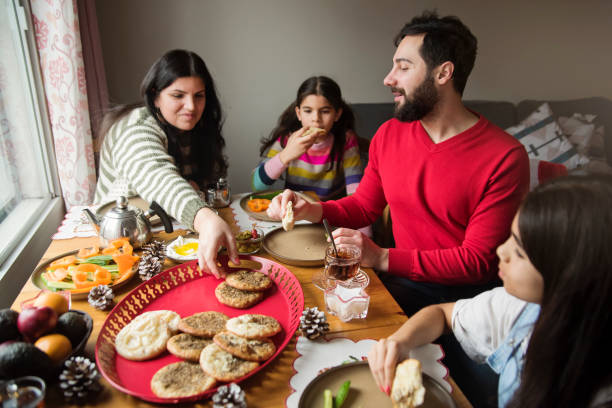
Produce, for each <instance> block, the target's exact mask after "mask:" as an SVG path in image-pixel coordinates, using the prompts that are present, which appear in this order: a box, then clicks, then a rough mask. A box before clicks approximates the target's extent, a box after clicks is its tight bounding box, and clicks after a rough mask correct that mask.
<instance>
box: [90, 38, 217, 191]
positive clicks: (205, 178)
mask: <svg viewBox="0 0 612 408" xmlns="http://www.w3.org/2000/svg"><path fill="white" fill-rule="evenodd" d="M183 77H199V78H201V79H202V81H203V82H204V87H205V97H206V107H205V109H204V112H203V113H202V117H201V118H200V120H199V122H198V123H197V124H196V125H195V126H194V128H193V129H192V130H190V131H189V133H190V134H191V136H192V137H191V140H192V145H191V150H192V152H193V153H192V154H193V155H194V156H195V157H198V169H197V170H198V171H197V172H196V173H195V174H193V175H192V177H193V179H194V181H196V182H198V183H202V184H203V185H201V186H200V187H205V184H206V183H210V182H213V181H214V180H216V178H218V177H220V176H225V175H226V173H227V167H228V164H227V159H226V157H225V156H224V154H223V148H224V147H225V140H224V139H223V135H222V132H221V129H222V127H223V115H222V112H221V104H220V103H219V98H218V97H217V92H216V89H215V83H214V81H213V79H212V76H211V75H210V72H209V71H208V68H207V67H206V64H205V63H204V61H203V60H202V58H200V57H199V56H198V55H197V54H196V53H194V52H191V51H187V50H171V51H168V52H167V53H165V54H164V55H162V56H161V58H159V59H158V60H157V61H155V63H154V64H153V65H152V66H151V68H149V71H148V72H147V74H146V75H145V77H144V79H143V81H142V84H141V85H140V94H141V95H142V97H143V99H144V106H146V107H147V109H148V110H149V112H150V113H151V115H153V117H154V118H155V120H156V121H157V123H158V124H159V126H160V127H161V128H162V129H163V130H164V132H165V133H166V135H167V136H168V153H169V154H170V155H171V156H172V157H173V158H174V159H175V161H176V164H177V166H179V167H180V165H181V154H180V151H179V147H178V137H179V135H180V134H181V133H182V131H180V130H179V129H177V128H175V127H174V126H172V125H170V124H169V123H167V122H166V121H165V120H164V119H163V117H162V116H161V114H160V112H159V109H158V108H157V107H156V106H155V99H156V98H157V96H158V95H159V94H160V92H161V91H162V90H164V89H165V88H167V87H168V86H170V85H171V84H172V83H173V82H174V81H176V80H177V79H178V78H183ZM138 106H143V103H136V104H130V105H121V106H117V107H115V108H113V109H111V110H110V111H109V113H108V114H107V115H106V117H105V118H104V120H103V121H102V125H101V132H100V135H101V136H103V135H105V134H106V132H108V130H109V129H110V127H111V126H112V124H114V123H115V122H116V121H117V120H119V119H120V118H121V117H123V116H124V115H125V114H127V113H128V112H130V111H131V110H133V109H134V108H136V107H138Z"/></svg>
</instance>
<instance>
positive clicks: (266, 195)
mask: <svg viewBox="0 0 612 408" xmlns="http://www.w3.org/2000/svg"><path fill="white" fill-rule="evenodd" d="M282 192H283V190H274V191H260V192H257V193H251V194H246V195H245V196H244V197H242V198H241V199H240V207H241V208H242V209H243V210H244V212H246V213H247V214H248V215H249V216H250V217H251V218H254V219H256V220H260V221H268V222H280V221H279V220H273V219H272V218H270V217H268V214H266V210H267V209H268V206H269V205H270V202H271V201H272V199H273V198H274V197H276V196H277V195H279V194H281V193H282ZM295 193H296V194H297V195H299V196H300V197H301V198H303V199H304V200H306V201H310V202H311V203H314V202H316V200H315V199H314V198H312V197H310V196H308V195H307V194H304V193H302V192H299V191H296V192H295Z"/></svg>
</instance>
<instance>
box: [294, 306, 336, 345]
mask: <svg viewBox="0 0 612 408" xmlns="http://www.w3.org/2000/svg"><path fill="white" fill-rule="evenodd" d="M328 331H329V323H327V317H325V313H323V311H319V308H318V307H310V308H309V307H307V308H306V309H304V311H303V312H302V316H301V317H300V332H301V333H302V336H305V337H307V338H308V339H310V340H314V339H316V338H319V337H321V336H323V335H324V334H325V333H327V332H328Z"/></svg>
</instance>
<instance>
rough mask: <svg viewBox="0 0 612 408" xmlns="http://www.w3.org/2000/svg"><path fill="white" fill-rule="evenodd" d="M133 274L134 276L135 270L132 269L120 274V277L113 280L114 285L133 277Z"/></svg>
mask: <svg viewBox="0 0 612 408" xmlns="http://www.w3.org/2000/svg"><path fill="white" fill-rule="evenodd" d="M132 276H134V270H133V269H130V271H129V272H127V273H124V274H123V275H121V276H119V278H118V279H115V281H114V282H113V285H117V284H119V283H121V282H123V281H126V280H128V279H129V278H131V277H132Z"/></svg>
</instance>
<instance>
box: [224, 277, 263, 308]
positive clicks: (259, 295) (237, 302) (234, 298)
mask: <svg viewBox="0 0 612 408" xmlns="http://www.w3.org/2000/svg"><path fill="white" fill-rule="evenodd" d="M215 296H216V298H217V300H218V301H219V302H221V303H223V304H224V305H227V306H230V307H235V308H236V309H247V308H249V307H251V306H253V305H255V304H257V303H259V302H260V301H261V300H262V299H263V298H264V293H263V292H251V291H248V290H241V289H236V288H234V287H232V286H230V285H228V284H227V282H221V283H220V284H219V285H217V287H216V288H215Z"/></svg>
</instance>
